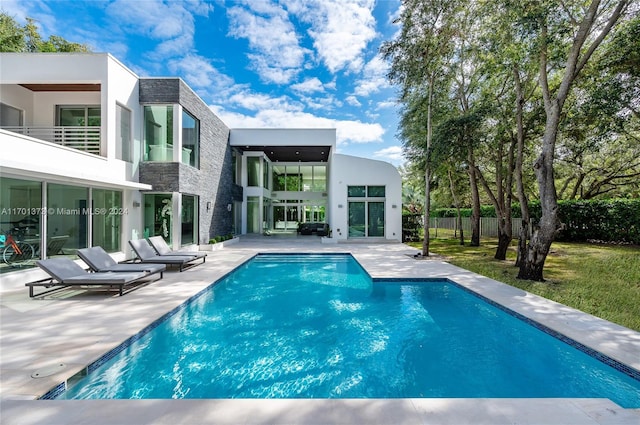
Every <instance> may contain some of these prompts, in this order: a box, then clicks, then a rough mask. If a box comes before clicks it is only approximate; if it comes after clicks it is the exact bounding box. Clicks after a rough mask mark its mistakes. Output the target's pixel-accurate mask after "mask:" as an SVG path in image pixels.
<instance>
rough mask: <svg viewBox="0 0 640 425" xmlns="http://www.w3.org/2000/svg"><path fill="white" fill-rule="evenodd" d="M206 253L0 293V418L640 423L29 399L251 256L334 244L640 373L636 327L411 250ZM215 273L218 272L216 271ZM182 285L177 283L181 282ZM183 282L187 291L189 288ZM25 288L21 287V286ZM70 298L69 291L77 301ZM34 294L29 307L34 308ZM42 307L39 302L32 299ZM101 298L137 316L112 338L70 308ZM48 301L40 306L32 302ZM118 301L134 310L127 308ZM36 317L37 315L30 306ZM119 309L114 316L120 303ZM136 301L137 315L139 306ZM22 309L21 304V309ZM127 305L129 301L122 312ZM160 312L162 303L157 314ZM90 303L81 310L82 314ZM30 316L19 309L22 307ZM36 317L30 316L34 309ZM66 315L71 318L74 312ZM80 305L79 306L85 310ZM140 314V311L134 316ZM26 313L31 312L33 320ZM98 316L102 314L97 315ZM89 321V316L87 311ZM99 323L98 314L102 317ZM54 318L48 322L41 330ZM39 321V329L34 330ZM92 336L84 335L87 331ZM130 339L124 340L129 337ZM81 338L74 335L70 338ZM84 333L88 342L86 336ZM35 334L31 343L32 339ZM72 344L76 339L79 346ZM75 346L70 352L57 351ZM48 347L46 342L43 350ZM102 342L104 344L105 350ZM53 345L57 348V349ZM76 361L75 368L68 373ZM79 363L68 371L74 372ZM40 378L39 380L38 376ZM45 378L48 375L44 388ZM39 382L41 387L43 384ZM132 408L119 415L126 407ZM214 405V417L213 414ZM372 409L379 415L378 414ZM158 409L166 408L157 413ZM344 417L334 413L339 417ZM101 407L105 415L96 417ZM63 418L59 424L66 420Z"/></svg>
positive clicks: (536, 402) (421, 406) (471, 407)
mask: <svg viewBox="0 0 640 425" xmlns="http://www.w3.org/2000/svg"><path fill="white" fill-rule="evenodd" d="M242 242H243V240H242V238H241V241H240V243H238V244H234V245H233V246H230V247H229V248H225V249H223V250H220V251H216V252H215V253H212V254H210V255H209V258H208V260H207V262H206V263H205V264H204V265H202V266H198V267H196V268H193V269H192V270H189V271H185V272H183V273H178V272H175V273H173V272H171V273H167V274H165V279H163V281H160V282H159V283H154V284H151V285H149V287H144V288H141V289H138V290H136V291H134V292H132V293H130V294H128V295H126V296H125V297H104V296H88V297H85V298H83V297H80V298H81V299H78V300H75V299H67V300H52V301H50V302H49V301H42V300H25V299H23V298H24V297H26V293H25V294H24V297H23V296H22V295H21V293H20V294H19V293H16V292H15V291H13V292H12V291H11V290H9V291H3V292H2V293H1V295H2V324H1V329H2V340H1V344H2V345H1V346H0V348H2V352H1V354H0V365H1V366H2V375H1V376H0V378H1V381H0V414H1V415H2V418H3V423H34V424H36V423H57V422H56V420H57V419H56V418H59V420H60V423H84V422H85V421H86V420H87V418H89V417H90V418H91V420H92V422H93V423H125V424H126V423H132V424H133V423H172V424H175V423H194V422H197V423H365V422H366V423H424V422H427V421H428V422H429V423H469V422H473V423H492V424H493V423H514V422H518V423H602V424H606V423H616V424H625V423H629V424H632V423H633V424H635V423H638V421H639V420H640V409H623V408H621V407H619V406H617V405H616V404H615V403H613V402H611V401H609V400H605V399H388V400H379V399H371V400H340V399H327V400H303V399H300V400H67V401H62V400H60V401H56V400H51V401H46V400H34V398H37V397H38V396H40V395H42V394H44V393H45V392H46V390H48V389H50V388H52V387H53V386H54V384H55V382H56V379H57V380H58V381H57V382H61V380H64V379H66V378H68V377H70V376H72V375H73V374H74V373H77V372H78V371H79V370H81V369H82V367H83V365H82V363H83V362H84V365H85V366H86V365H88V364H89V363H90V362H91V356H93V359H96V358H98V357H99V356H100V355H102V354H104V353H105V352H106V351H108V348H109V347H110V348H113V347H115V346H117V345H118V344H119V343H121V342H122V341H123V340H125V339H126V338H127V337H131V336H132V335H134V334H135V330H136V329H137V330H138V331H139V330H141V329H143V328H144V327H145V326H148V325H149V324H150V323H153V322H154V321H155V320H157V318H158V317H161V316H162V315H164V314H166V313H167V312H169V311H171V309H172V308H175V307H176V306H178V305H180V304H182V302H183V301H184V300H185V299H187V298H190V297H191V296H193V295H194V294H197V293H198V292H199V291H201V290H202V289H204V288H206V287H207V286H209V285H210V284H211V283H212V282H213V281H216V280H218V279H220V278H221V277H222V276H223V275H224V274H225V273H229V272H230V271H231V270H232V269H233V268H235V267H236V266H237V265H239V264H241V263H243V262H244V261H246V260H247V259H249V258H250V257H252V256H253V255H255V254H256V253H258V252H285V253H286V252H302V251H305V252H313V253H318V252H340V253H351V254H352V255H353V256H354V257H355V258H356V259H357V260H358V262H359V263H360V264H361V265H362V266H363V267H364V268H365V270H367V272H368V273H369V274H370V275H371V276H372V277H373V278H426V277H429V278H430V277H433V278H446V279H449V280H452V281H454V282H456V283H457V284H458V285H461V286H463V287H466V288H468V289H470V290H472V291H473V292H476V293H479V294H481V295H482V296H484V297H486V298H488V299H490V300H493V301H495V302H497V303H499V304H501V305H505V306H507V307H508V308H510V309H511V310H513V311H515V312H517V313H519V314H522V315H524V316H525V317H529V318H530V319H532V320H535V321H536V322H539V323H543V324H544V325H545V326H548V327H549V328H551V329H553V330H555V331H557V332H560V333H562V334H564V335H567V336H568V337H570V338H572V339H574V340H576V341H578V342H580V343H581V344H585V345H586V346H588V347H591V348H593V349H595V350H597V351H599V352H602V353H604V354H606V355H607V356H610V357H612V358H614V359H615V360H617V361H620V362H622V363H625V364H628V365H630V366H632V367H633V368H634V369H640V333H638V332H635V331H632V330H629V329H626V328H623V327H621V326H618V325H615V324H612V323H610V322H607V321H604V320H602V319H598V318H595V317H593V316H590V315H587V314H585V313H581V312H579V311H577V310H574V309H570V308H569V307H566V306H562V305H561V304H558V303H554V302H551V301H549V300H546V299H544V298H541V297H537V296H535V295H532V294H529V293H527V292H525V291H522V290H519V289H517V288H513V287H511V286H508V285H505V284H502V283H500V282H496V281H493V280H491V279H487V278H484V277H482V276H479V275H475V274H473V273H471V272H468V271H466V270H463V269H459V268H457V267H455V266H452V265H450V264H448V263H446V262H444V261H437V260H416V259H414V258H413V257H412V255H411V254H413V253H415V252H416V250H415V249H412V248H410V247H408V246H406V245H402V244H380V245H373V244H371V245H368V244H352V245H347V244H338V245H327V244H321V243H319V242H317V243H313V242H312V243H309V241H308V240H307V239H303V240H302V242H301V243H302V244H301V243H297V242H293V241H290V240H283V241H278V242H277V243H276V242H275V241H273V240H264V241H262V240H248V241H245V242H244V243H242ZM212 276H213V278H212ZM187 278H188V279H189V282H184V280H185V279H187ZM187 288H188V290H186V289H187ZM22 291H24V292H26V290H24V289H22ZM72 298H74V297H72ZM150 299H153V300H154V301H155V302H156V305H158V309H157V311H154V310H153V309H150V308H149V305H148V304H151V303H149V300H150ZM29 301H31V304H29ZM33 303H36V304H39V305H37V306H35V307H34V304H33ZM66 303H68V304H69V305H70V306H73V307H74V309H72V310H70V312H69V317H67V318H63V319H65V320H54V318H50V319H51V321H54V322H61V323H63V324H64V325H65V326H68V327H70V329H68V330H67V331H66V332H64V333H63V334H61V335H57V337H52V338H50V340H48V341H47V344H48V346H52V347H53V351H52V350H51V349H49V350H46V349H45V352H46V354H48V357H47V356H46V354H45V353H44V352H43V353H38V355H35V356H31V357H30V358H29V359H28V361H25V362H19V361H16V360H15V359H13V358H12V359H7V356H9V357H13V356H12V355H13V354H16V355H18V354H20V352H21V351H24V350H25V349H26V348H27V347H28V346H29V341H28V338H29V336H33V337H37V336H38V335H40V336H41V337H43V339H46V337H47V336H48V335H47V333H46V332H42V330H41V329H40V326H44V327H45V330H48V331H55V329H56V328H57V326H58V323H54V324H53V325H48V323H47V320H46V319H47V314H46V312H44V313H43V312H41V311H40V310H50V311H51V312H60V311H61V310H62V308H63V307H64V304H66ZM98 304H99V305H100V306H101V307H102V308H103V310H104V311H105V313H104V315H105V316H107V317H108V318H114V317H116V318H117V317H119V315H120V316H122V317H123V318H125V319H127V318H129V320H131V321H132V322H133V323H125V324H126V325H127V326H124V327H126V329H125V330H122V332H116V335H107V334H108V333H109V332H108V328H105V329H102V330H101V332H97V331H93V329H92V328H89V325H90V324H89V323H87V324H84V326H81V324H80V323H76V321H77V319H78V315H80V316H81V317H82V314H79V313H78V312H76V311H75V309H76V308H80V309H86V310H87V311H88V312H90V314H92V315H93V310H94V309H95V306H96V305H98ZM40 306H42V307H43V308H42V309H40V308H39V307H40ZM125 307H129V309H133V311H132V312H130V313H129V312H127V311H122V310H123V309H124V308H125ZM34 308H35V310H36V311H37V312H38V313H39V314H36V311H34ZM119 309H120V312H118V310H119ZM136 309H138V310H139V311H135V310H136ZM21 310H22V311H21ZM127 310H128V309H127ZM159 310H161V311H159ZM87 311H85V313H86V312H87ZM19 313H25V314H19ZM29 313H31V314H29ZM72 313H73V314H72ZM81 313H82V310H81ZM141 313H145V314H146V316H145V317H144V319H146V320H141V318H140V317H139V316H140V315H141ZM28 316H32V317H31V319H32V320H29V317H28ZM99 317H100V316H98V319H99ZM7 320H9V321H11V320H16V321H17V322H25V323H28V324H29V326H30V328H29V329H30V330H29V331H28V332H25V335H26V336H25V338H26V339H27V340H26V341H20V342H22V343H23V344H24V345H23V346H22V347H21V348H22V350H20V349H15V347H13V346H12V344H11V342H15V341H16V340H21V338H20V335H12V332H13V333H16V331H17V330H18V329H19V324H20V323H16V326H8V325H7V323H10V322H7ZM88 320H95V318H94V317H93V316H91V319H88ZM98 323H99V320H98ZM47 326H49V329H46V328H47ZM39 329H40V330H39ZM83 332H84V333H89V334H92V335H91V337H90V338H84V339H83V338H80V336H82V337H84V336H85V335H84V333H83ZM127 335H128V336H127ZM74 337H76V338H79V339H82V341H77V342H76V341H74V340H73V338H74ZM85 340H86V341H85ZM32 342H33V341H32ZM74 342H76V343H75V344H74ZM66 345H70V346H71V347H70V348H71V350H70V352H68V353H67V352H65V353H63V351H65V350H64V349H63V348H64V347H65V346H66ZM45 348H46V347H45ZM105 348H107V349H105ZM56 350H58V351H60V353H56V352H55V351H56ZM53 358H55V359H63V360H64V363H65V364H68V365H70V367H69V368H68V369H67V370H65V371H64V372H63V373H59V374H57V375H53V376H51V377H50V379H45V380H35V379H32V378H30V373H31V372H32V371H33V370H34V369H35V368H37V367H45V366H46V365H47V364H50V363H51V361H52V359H53ZM74 368H75V369H74ZM74 371H75V372H74ZM34 381H36V382H34ZM46 382H49V383H51V385H50V386H49V387H48V388H45V386H46ZM43 388H45V389H44V390H43ZM121 411H122V412H125V411H129V412H133V413H132V414H130V415H125V414H124V413H122V412H121ZM212 412H213V413H212ZM373 412H378V413H377V414H374V413H373ZM160 413H162V414H160ZM338 413H339V414H338ZM101 415H108V416H107V419H100V417H101ZM62 418H64V420H62Z"/></svg>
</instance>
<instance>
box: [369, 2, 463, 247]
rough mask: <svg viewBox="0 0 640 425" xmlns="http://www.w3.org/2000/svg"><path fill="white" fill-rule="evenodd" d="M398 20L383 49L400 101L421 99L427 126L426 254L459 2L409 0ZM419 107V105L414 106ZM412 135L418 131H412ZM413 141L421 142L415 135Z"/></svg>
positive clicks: (391, 79)
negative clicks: (439, 116) (441, 89)
mask: <svg viewBox="0 0 640 425" xmlns="http://www.w3.org/2000/svg"><path fill="white" fill-rule="evenodd" d="M403 6H404V8H403V10H402V13H401V16H400V18H398V20H397V22H401V23H402V28H401V31H400V34H399V36H398V38H397V39H395V40H393V41H390V42H386V43H384V44H383V45H382V47H381V53H382V55H383V57H384V58H385V59H386V60H389V61H391V67H390V71H389V74H388V78H389V80H390V81H391V82H392V83H393V84H397V85H399V86H400V87H401V95H400V101H401V102H403V103H411V102H413V103H415V102H416V99H417V98H420V99H421V102H420V103H421V104H422V106H421V109H423V110H424V117H425V118H424V119H425V122H424V126H425V128H426V134H425V143H424V155H425V157H426V160H425V162H424V164H425V212H424V213H425V216H424V240H423V245H422V255H424V256H428V255H429V213H430V210H431V205H430V202H431V187H430V184H431V174H432V171H431V168H432V163H431V158H430V156H431V141H432V140H431V139H432V135H433V107H434V103H435V102H436V99H435V96H434V95H435V93H436V91H437V89H436V86H439V85H441V84H442V80H443V72H444V70H445V69H446V64H447V63H448V61H449V59H450V56H451V53H452V50H453V45H452V39H453V37H452V32H453V31H454V30H455V28H453V27H452V25H451V22H452V21H451V19H450V17H451V16H452V15H454V14H455V13H456V11H457V10H458V7H459V4H458V2H457V1H452V0H405V1H404V2H403ZM409 110H411V111H416V108H410V109H409ZM410 134H411V136H413V135H414V133H410ZM410 143H413V144H416V143H417V144H419V142H418V141H417V140H415V138H413V137H412V139H411V140H410Z"/></svg>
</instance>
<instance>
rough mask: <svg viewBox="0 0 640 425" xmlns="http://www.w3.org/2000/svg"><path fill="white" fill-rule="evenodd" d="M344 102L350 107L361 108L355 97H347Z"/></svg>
mask: <svg viewBox="0 0 640 425" xmlns="http://www.w3.org/2000/svg"><path fill="white" fill-rule="evenodd" d="M345 101H346V102H347V103H348V104H349V105H351V106H362V103H360V102H359V101H358V98H357V97H355V96H347V98H346V99H345Z"/></svg>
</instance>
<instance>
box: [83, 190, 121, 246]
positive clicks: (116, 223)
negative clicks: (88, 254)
mask: <svg viewBox="0 0 640 425" xmlns="http://www.w3.org/2000/svg"><path fill="white" fill-rule="evenodd" d="M91 199H92V202H93V208H92V211H93V214H92V215H91V217H92V220H93V221H92V229H91V232H92V233H91V234H92V245H93V246H101V247H102V248H104V250H105V251H107V252H117V251H120V249H121V245H120V230H121V227H122V216H123V215H125V214H129V211H128V209H124V208H123V207H122V192H120V191H117V190H107V189H93V190H92V191H91Z"/></svg>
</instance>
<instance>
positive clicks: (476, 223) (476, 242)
mask: <svg viewBox="0 0 640 425" xmlns="http://www.w3.org/2000/svg"><path fill="white" fill-rule="evenodd" d="M467 159H468V161H469V166H468V167H467V173H468V174H469V185H470V187H471V244H470V245H471V246H480V193H479V191H478V177H477V175H476V166H475V159H474V157H473V149H471V148H469V152H468V156H467Z"/></svg>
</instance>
